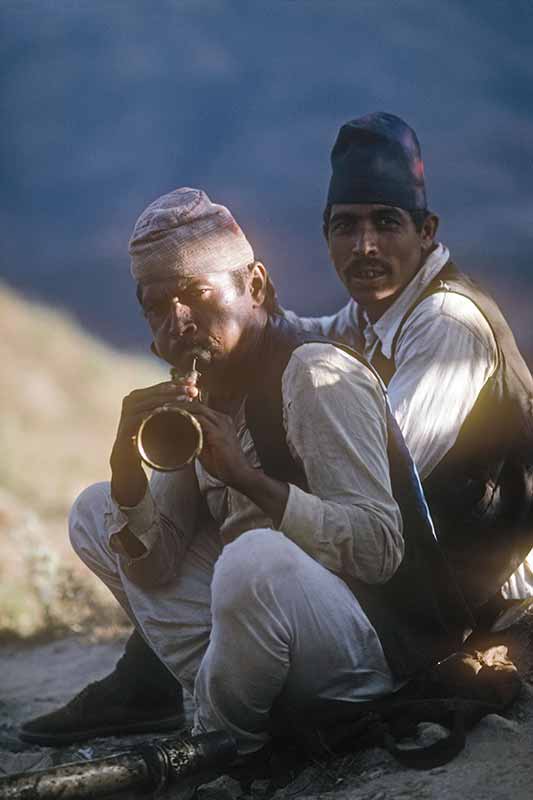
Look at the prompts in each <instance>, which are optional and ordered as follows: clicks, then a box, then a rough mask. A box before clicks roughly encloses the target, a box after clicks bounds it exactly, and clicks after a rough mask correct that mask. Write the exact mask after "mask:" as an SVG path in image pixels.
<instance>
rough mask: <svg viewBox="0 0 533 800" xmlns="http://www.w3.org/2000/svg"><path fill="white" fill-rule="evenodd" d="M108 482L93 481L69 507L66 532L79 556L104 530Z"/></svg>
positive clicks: (108, 492)
mask: <svg viewBox="0 0 533 800" xmlns="http://www.w3.org/2000/svg"><path fill="white" fill-rule="evenodd" d="M109 497H110V487H109V483H108V482H106V481H103V482H102V483H94V484H92V486H88V487H87V488H86V489H84V490H83V491H82V492H81V494H80V495H79V496H78V497H77V498H76V500H75V501H74V503H73V504H72V508H71V509H70V514H69V520H68V532H69V538H70V543H71V545H72V548H73V549H74V552H75V553H76V554H77V555H78V556H80V557H81V554H82V552H83V551H85V550H87V546H88V545H89V546H90V544H91V543H94V541H95V539H96V538H99V537H101V536H102V534H103V532H104V516H105V513H106V506H107V504H108V502H109Z"/></svg>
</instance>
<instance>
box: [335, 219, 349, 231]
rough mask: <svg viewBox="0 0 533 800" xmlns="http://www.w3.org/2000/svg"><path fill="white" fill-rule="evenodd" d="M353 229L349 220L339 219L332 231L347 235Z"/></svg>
mask: <svg viewBox="0 0 533 800" xmlns="http://www.w3.org/2000/svg"><path fill="white" fill-rule="evenodd" d="M351 227H352V223H351V222H350V221H349V220H345V219H339V220H337V222H334V223H333V225H332V226H331V229H332V231H333V232H334V233H346V231H349V230H350V228H351Z"/></svg>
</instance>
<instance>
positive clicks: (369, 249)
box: [352, 225, 378, 256]
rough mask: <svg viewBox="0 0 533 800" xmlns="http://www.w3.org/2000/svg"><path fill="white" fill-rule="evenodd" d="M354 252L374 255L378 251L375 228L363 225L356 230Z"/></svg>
mask: <svg viewBox="0 0 533 800" xmlns="http://www.w3.org/2000/svg"><path fill="white" fill-rule="evenodd" d="M352 252H353V253H354V255H359V256H372V255H376V253H377V252H378V244H377V237H376V232H375V230H374V229H373V228H372V227H370V226H366V225H365V226H361V227H360V228H359V229H358V230H356V231H355V233H354V237H353V242H352Z"/></svg>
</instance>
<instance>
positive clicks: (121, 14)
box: [0, 0, 533, 354]
mask: <svg viewBox="0 0 533 800" xmlns="http://www.w3.org/2000/svg"><path fill="white" fill-rule="evenodd" d="M0 16H1V17H2V19H1V24H2V29H3V35H2V45H1V48H2V50H1V52H2V65H1V66H2V101H3V102H2V109H3V112H4V113H3V115H2V116H3V123H2V127H1V128H0V136H1V139H0V141H1V154H2V162H3V163H2V166H3V170H2V173H3V177H2V183H1V189H0V202H1V222H2V229H3V234H2V244H3V247H2V271H3V275H4V276H5V278H6V280H7V281H8V282H9V284H11V285H12V286H13V287H16V288H18V289H19V290H22V292H24V293H25V294H26V295H30V296H32V297H34V298H39V299H42V300H44V301H46V302H48V303H52V304H53V305H56V306H59V307H62V308H65V309H69V310H70V311H71V312H72V313H73V314H74V315H75V316H76V317H77V318H78V319H79V320H80V321H81V322H82V323H83V325H84V326H86V327H87V328H88V329H89V330H90V331H92V332H94V333H96V334H97V335H99V336H100V337H102V338H104V339H105V340H106V341H108V342H109V343H112V344H114V345H118V346H120V347H125V348H128V349H131V350H141V349H144V348H146V346H147V341H148V338H147V334H146V332H145V329H144V325H143V322H142V319H141V317H140V315H139V311H138V309H137V307H136V302H135V299H134V293H133V287H132V284H131V282H130V280H129V276H128V257H127V240H128V237H129V233H130V230H131V226H132V223H133V221H134V220H135V218H136V217H137V215H138V214H139V212H140V211H141V210H142V208H143V207H144V206H145V204H147V203H148V202H149V201H151V200H152V199H153V198H154V197H156V196H157V195H159V194H162V193H164V192H166V191H168V190H170V189H172V188H175V187H176V186H179V185H192V186H200V187H202V188H204V189H205V190H206V191H207V192H208V193H209V194H210V195H211V196H212V198H213V199H215V200H217V201H220V202H223V203H225V204H227V205H229V206H230V208H231V209H232V210H233V212H234V213H235V215H236V217H237V218H238V220H239V221H240V223H241V225H242V226H243V228H244V229H245V230H246V231H247V233H248V235H249V238H250V239H251V241H252V243H253V245H254V247H255V250H256V254H257V256H258V257H261V258H262V259H263V260H264V261H265V262H266V263H267V264H268V266H269V267H270V269H271V272H272V274H273V277H274V280H275V282H276V284H277V286H278V289H279V294H280V297H281V299H282V301H283V302H284V304H285V305H287V306H288V307H291V308H294V309H296V310H297V311H299V312H305V313H307V314H310V313H317V314H318V313H331V312H332V311H334V310H335V309H336V308H337V307H338V306H339V305H340V304H341V303H343V302H344V292H343V290H342V288H341V287H340V286H339V285H338V284H337V281H336V278H335V276H334V274H333V272H332V269H331V268H330V266H329V264H328V259H327V253H326V249H325V245H324V242H323V240H322V237H321V233H320V220H321V212H322V207H323V204H324V197H325V192H326V186H327V180H328V176H329V151H330V148H331V145H332V143H333V140H334V138H335V135H336V132H337V129H338V127H339V125H340V124H341V123H342V122H344V121H346V120H347V119H349V118H351V117H354V116H358V115H361V114H363V113H366V112H369V111H373V110H387V111H391V112H394V113H397V114H399V115H401V116H403V117H404V118H405V119H406V120H407V121H408V122H409V123H410V124H411V125H412V126H413V127H414V128H415V129H416V131H417V132H418V135H419V138H420V140H421V143H422V147H423V154H424V160H425V165H426V177H427V186H428V194H429V201H430V204H431V206H432V208H433V209H434V210H435V211H437V212H438V213H440V215H441V219H442V227H441V238H442V239H443V241H445V242H446V243H447V244H448V246H449V247H450V248H451V250H452V254H453V255H454V257H455V259H456V261H458V262H459V263H460V264H461V265H463V266H464V267H465V268H467V269H468V270H469V271H470V272H471V273H473V274H474V275H475V276H477V277H478V278H481V279H482V280H483V281H484V283H485V284H486V285H487V286H489V287H490V288H491V289H492V290H493V291H494V292H495V293H496V295H497V298H498V299H499V300H500V302H501V303H502V305H503V307H504V309H505V311H506V312H507V314H508V316H509V317H510V320H511V323H512V325H513V327H514V329H515V330H516V332H517V335H518V338H519V341H520V343H521V345H522V347H523V349H524V350H527V351H528V354H533V331H532V329H531V326H530V325H529V324H528V323H529V304H530V277H531V245H532V235H531V227H532V216H533V200H532V197H533V189H532V169H533V103H532V92H533V89H532V86H533V49H532V40H533V35H532V33H533V3H532V2H531V0H512V2H503V1H502V2H500V1H499V0H492V1H491V0H468V1H467V0H463V1H462V2H458V1H455V2H454V0H446V2H444V0H442V2H440V1H437V0H429V1H428V0H372V1H371V2H365V1H364V0H350V1H349V2H348V1H345V0H271V1H270V2H268V3H267V2H259V1H255V0H191V1H190V2H188V0H122V1H121V2H114V1H113V0H77V1H76V0H55V2H51V1H50V0H35V2H28V1H27V0H16V1H15V2H13V1H12V0H2V2H1V3H0ZM37 346H38V343H37Z"/></svg>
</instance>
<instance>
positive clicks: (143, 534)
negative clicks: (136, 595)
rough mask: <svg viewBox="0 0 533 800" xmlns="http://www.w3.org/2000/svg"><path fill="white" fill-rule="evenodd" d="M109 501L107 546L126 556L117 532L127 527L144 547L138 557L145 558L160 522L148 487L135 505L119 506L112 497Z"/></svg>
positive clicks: (157, 533) (151, 547)
mask: <svg viewBox="0 0 533 800" xmlns="http://www.w3.org/2000/svg"><path fill="white" fill-rule="evenodd" d="M109 502H110V509H109V515H108V516H107V518H106V519H107V535H108V542H109V547H110V548H111V550H113V551H114V552H115V553H120V554H121V555H124V556H127V555H128V554H127V553H126V552H125V550H124V547H123V545H122V543H121V541H120V538H119V536H118V534H120V533H122V531H123V530H124V528H128V530H129V531H130V533H131V534H133V536H135V538H136V539H138V540H139V541H140V542H141V544H142V545H143V546H144V548H145V551H146V552H145V553H143V555H142V556H139V558H145V557H146V555H147V554H148V553H149V552H151V550H152V549H153V547H154V545H155V543H156V541H157V538H158V536H159V531H160V524H161V522H160V518H159V512H158V510H157V506H156V504H155V502H154V498H153V497H152V493H151V492H150V488H149V487H148V486H147V487H146V492H145V494H144V497H143V499H142V500H141V502H140V503H138V505H136V506H119V505H118V503H116V502H115V500H113V498H110V501H109Z"/></svg>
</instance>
